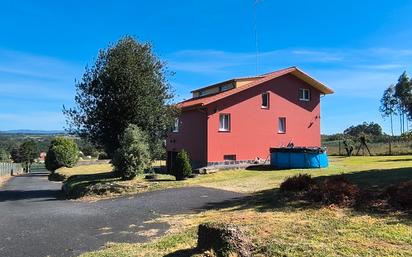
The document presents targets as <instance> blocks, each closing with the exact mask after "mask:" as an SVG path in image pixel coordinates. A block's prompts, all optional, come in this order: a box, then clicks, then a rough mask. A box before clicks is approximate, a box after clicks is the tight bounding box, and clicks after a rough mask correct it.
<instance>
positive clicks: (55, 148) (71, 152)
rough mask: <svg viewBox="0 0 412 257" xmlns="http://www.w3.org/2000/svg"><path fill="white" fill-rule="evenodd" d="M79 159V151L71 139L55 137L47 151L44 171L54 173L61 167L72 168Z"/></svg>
mask: <svg viewBox="0 0 412 257" xmlns="http://www.w3.org/2000/svg"><path fill="white" fill-rule="evenodd" d="M78 157H79V149H78V147H77V144H76V143H75V142H74V140H73V139H70V138H66V137H56V138H54V139H53V140H52V141H51V143H50V147H49V150H48V151H47V155H46V160H45V165H46V169H47V170H49V171H51V172H54V171H55V170H57V169H58V168H61V167H73V166H74V165H76V163H77V160H78Z"/></svg>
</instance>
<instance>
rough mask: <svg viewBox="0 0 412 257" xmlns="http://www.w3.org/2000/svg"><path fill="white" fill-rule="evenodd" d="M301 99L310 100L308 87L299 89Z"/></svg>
mask: <svg viewBox="0 0 412 257" xmlns="http://www.w3.org/2000/svg"><path fill="white" fill-rule="evenodd" d="M299 100H301V101H310V90H309V89H306V88H301V89H299Z"/></svg>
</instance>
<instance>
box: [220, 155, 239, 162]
mask: <svg viewBox="0 0 412 257" xmlns="http://www.w3.org/2000/svg"><path fill="white" fill-rule="evenodd" d="M223 160H225V161H236V154H226V155H223Z"/></svg>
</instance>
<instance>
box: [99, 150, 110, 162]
mask: <svg viewBox="0 0 412 257" xmlns="http://www.w3.org/2000/svg"><path fill="white" fill-rule="evenodd" d="M97 159H99V160H107V159H110V157H109V155H108V154H107V153H105V152H100V153H98V154H97Z"/></svg>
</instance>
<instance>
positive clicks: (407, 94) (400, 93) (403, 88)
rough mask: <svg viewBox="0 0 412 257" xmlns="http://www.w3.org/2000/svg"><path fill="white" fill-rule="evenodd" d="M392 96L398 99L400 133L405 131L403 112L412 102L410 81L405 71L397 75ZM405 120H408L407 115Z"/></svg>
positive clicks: (405, 111)
mask: <svg viewBox="0 0 412 257" xmlns="http://www.w3.org/2000/svg"><path fill="white" fill-rule="evenodd" d="M394 96H395V97H396V98H397V99H398V112H399V118H400V128H401V134H402V133H404V132H405V125H404V124H405V114H406V113H407V112H408V108H409V106H410V105H411V104H412V83H411V81H410V80H409V77H408V75H407V74H406V72H404V73H402V75H401V76H400V77H399V79H398V83H396V85H395V94H394ZM406 122H408V116H406Z"/></svg>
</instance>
